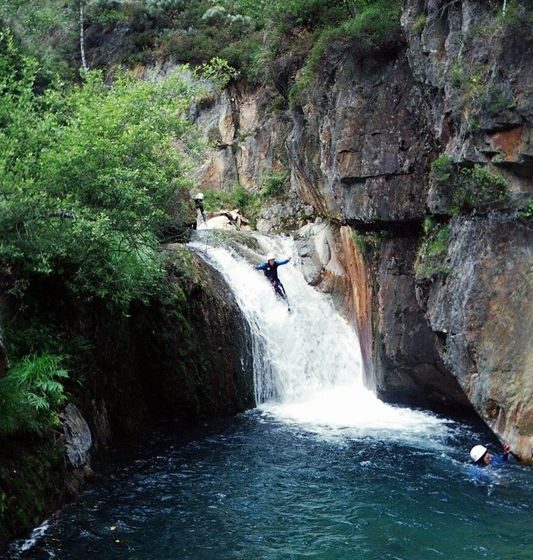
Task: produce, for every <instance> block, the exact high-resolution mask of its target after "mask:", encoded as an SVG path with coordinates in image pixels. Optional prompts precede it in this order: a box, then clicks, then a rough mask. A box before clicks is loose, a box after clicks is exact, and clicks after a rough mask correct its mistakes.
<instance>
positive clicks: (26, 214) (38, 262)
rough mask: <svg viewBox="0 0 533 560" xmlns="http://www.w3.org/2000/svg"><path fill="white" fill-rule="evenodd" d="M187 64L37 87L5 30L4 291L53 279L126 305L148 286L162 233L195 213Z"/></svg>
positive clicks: (0, 220)
mask: <svg viewBox="0 0 533 560" xmlns="http://www.w3.org/2000/svg"><path fill="white" fill-rule="evenodd" d="M185 72H186V70H181V71H178V72H175V73H174V74H172V75H170V76H169V77H168V78H166V79H165V80H162V81H158V82H150V81H147V80H145V81H141V80H136V79H134V78H133V77H131V76H129V75H122V76H118V77H117V79H116V80H115V82H114V83H113V84H112V85H107V84H105V83H104V81H103V78H102V76H101V75H100V74H99V73H97V72H91V73H89V74H88V75H87V77H86V81H85V83H84V84H83V85H82V86H80V87H75V88H73V89H72V90H70V91H67V90H65V89H64V88H61V87H60V86H50V87H49V88H48V89H46V90H45V91H44V93H43V94H41V95H37V94H36V93H35V92H34V84H35V76H36V64H35V63H34V61H32V60H31V59H27V58H24V57H21V56H20V55H18V53H17V52H16V49H15V48H14V46H13V42H12V40H11V39H10V38H9V36H7V35H4V36H2V40H1V41H0V91H1V92H3V95H2V98H1V99H0V123H1V125H2V129H1V130H0V263H1V265H2V267H3V269H4V270H6V271H8V272H9V277H10V283H11V286H12V294H14V295H16V296H18V297H21V296H22V292H23V290H24V288H25V286H26V285H27V284H28V283H29V282H30V281H32V280H33V279H34V278H35V277H36V276H41V277H55V278H57V279H59V280H61V281H62V282H65V284H66V285H67V286H68V288H69V289H70V291H71V293H72V294H73V295H74V296H76V297H79V298H81V299H84V300H88V301H90V300H93V299H98V300H100V301H104V302H107V304H108V305H110V306H113V307H115V308H118V309H121V310H123V311H124V310H126V309H127V307H128V306H129V304H130V303H131V301H132V300H134V299H141V300H142V299H145V298H147V297H149V295H150V294H151V293H152V292H153V290H154V289H155V288H156V286H157V283H158V281H159V279H160V278H161V266H160V262H159V256H158V244H159V241H158V239H159V238H161V237H164V236H165V235H166V233H167V232H168V231H169V230H175V229H176V228H180V227H182V225H183V222H185V223H187V222H188V221H190V220H191V218H190V216H188V214H187V212H188V207H187V203H188V189H189V187H190V182H189V180H188V169H189V159H190V155H191V154H193V153H194V151H195V150H196V149H197V148H198V143H197V142H196V141H195V135H194V132H193V130H192V127H191V125H190V124H189V122H188V120H187V118H186V116H185V113H186V109H187V107H188V105H189V103H190V102H191V100H192V99H193V98H194V97H195V96H196V95H197V93H198V88H197V87H196V86H195V85H194V82H193V81H191V80H190V79H188V78H186V77H185ZM178 139H179V141H180V143H181V146H182V150H178V149H176V145H175V144H176V141H177V140H178ZM188 154H189V155H188Z"/></svg>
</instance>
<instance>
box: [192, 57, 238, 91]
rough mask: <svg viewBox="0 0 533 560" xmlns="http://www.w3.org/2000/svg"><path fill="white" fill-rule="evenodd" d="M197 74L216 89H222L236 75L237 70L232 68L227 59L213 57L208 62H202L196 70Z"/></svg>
mask: <svg viewBox="0 0 533 560" xmlns="http://www.w3.org/2000/svg"><path fill="white" fill-rule="evenodd" d="M197 72H198V75H199V76H200V77H201V78H203V79H204V80H207V81H208V82H209V83H210V84H211V85H212V86H213V87H214V88H215V90H216V91H219V92H220V91H222V90H223V89H224V88H225V87H226V86H227V85H228V83H229V82H230V80H232V79H233V78H236V77H237V71H236V70H235V68H232V67H231V66H230V65H229V63H228V61H227V60H225V59H223V58H219V57H215V58H212V59H211V60H210V61H209V62H206V63H204V64H202V65H201V66H200V67H199V68H198V70H197Z"/></svg>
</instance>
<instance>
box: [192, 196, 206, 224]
mask: <svg viewBox="0 0 533 560" xmlns="http://www.w3.org/2000/svg"><path fill="white" fill-rule="evenodd" d="M194 205H195V207H196V211H198V210H200V213H201V214H202V219H203V220H204V224H205V223H207V220H206V217H205V212H204V195H203V193H201V192H199V193H198V194H197V195H196V196H195V197H194Z"/></svg>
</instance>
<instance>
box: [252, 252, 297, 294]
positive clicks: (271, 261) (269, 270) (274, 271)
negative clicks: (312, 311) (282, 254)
mask: <svg viewBox="0 0 533 560" xmlns="http://www.w3.org/2000/svg"><path fill="white" fill-rule="evenodd" d="M290 260H291V258H290V257H289V258H288V259H284V260H281V261H279V260H277V259H276V257H275V256H274V255H273V254H272V253H270V254H269V255H267V260H266V262H264V263H261V264H258V265H257V266H256V267H255V269H256V270H262V271H263V272H264V273H265V276H266V277H267V278H268V280H269V282H270V283H271V284H272V287H273V288H274V291H275V292H276V294H277V295H278V296H280V297H281V298H282V299H284V300H285V301H287V293H286V292H285V288H284V287H283V284H282V283H281V281H280V279H279V278H278V267H279V266H282V265H284V264H287V263H288V262H289V261H290Z"/></svg>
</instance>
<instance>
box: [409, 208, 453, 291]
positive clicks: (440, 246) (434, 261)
mask: <svg viewBox="0 0 533 560" xmlns="http://www.w3.org/2000/svg"><path fill="white" fill-rule="evenodd" d="M449 238H450V227H449V226H448V225H447V224H437V223H435V222H434V221H433V220H432V219H431V218H426V220H425V222H424V237H423V239H422V243H421V244H420V247H419V249H418V253H417V259H416V262H415V278H416V279H417V280H430V279H431V278H433V277H434V276H436V275H438V274H442V275H444V276H446V275H448V274H449V273H450V271H451V270H450V267H449V265H448V264H447V257H448V242H449Z"/></svg>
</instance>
